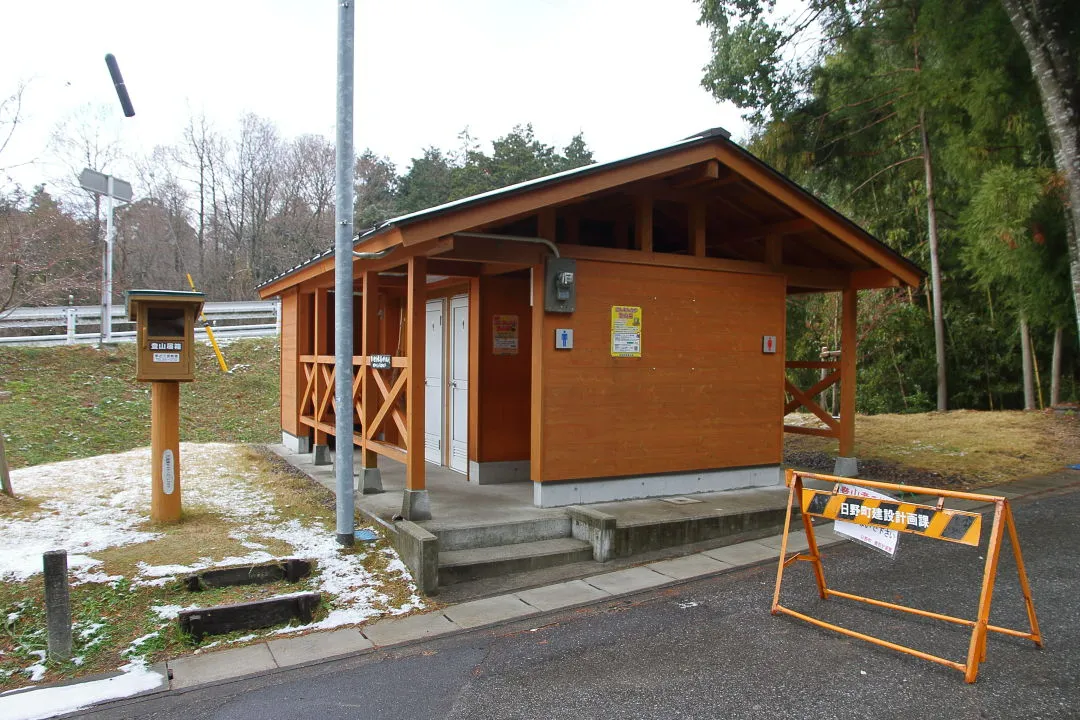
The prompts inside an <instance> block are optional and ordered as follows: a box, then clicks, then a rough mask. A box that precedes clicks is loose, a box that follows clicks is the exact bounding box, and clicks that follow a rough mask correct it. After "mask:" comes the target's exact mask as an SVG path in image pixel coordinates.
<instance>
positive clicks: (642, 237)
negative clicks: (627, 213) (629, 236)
mask: <svg viewBox="0 0 1080 720" xmlns="http://www.w3.org/2000/svg"><path fill="white" fill-rule="evenodd" d="M634 247H635V248H636V249H638V250H640V251H641V252H646V253H651V252H652V251H653V200H652V197H650V196H648V195H642V196H640V197H638V198H636V199H635V201H634Z"/></svg>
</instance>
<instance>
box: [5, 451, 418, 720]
mask: <svg viewBox="0 0 1080 720" xmlns="http://www.w3.org/2000/svg"><path fill="white" fill-rule="evenodd" d="M240 452H242V449H241V447H239V446H236V445H228V444H222V443H204V444H193V443H182V444H181V449H180V455H181V462H182V464H181V478H182V489H183V493H184V503H185V504H186V505H188V506H193V505H198V506H201V507H204V508H206V509H208V510H210V511H212V512H215V513H218V514H220V515H221V516H223V517H225V518H227V519H228V520H229V521H230V523H231V524H232V530H231V531H230V533H229V535H230V537H231V538H233V539H235V540H236V541H237V542H238V543H240V544H241V545H242V546H243V547H246V548H249V549H251V550H252V552H250V553H248V554H246V555H243V556H239V557H229V558H224V559H221V560H214V559H212V558H200V559H199V560H197V561H195V562H191V563H188V564H178V563H174V564H165V565H149V564H146V563H139V565H138V574H137V576H136V577H134V578H131V580H132V581H133V582H134V583H135V584H137V585H163V584H166V583H169V582H172V581H173V580H175V579H176V578H177V576H180V575H184V574H188V573H191V572H194V571H197V570H200V569H203V568H206V567H211V566H221V565H241V564H252V563H257V562H265V561H267V560H271V559H273V556H272V555H270V554H269V553H267V552H266V551H265V550H260V549H258V548H260V547H264V546H263V545H262V543H260V542H259V539H266V538H273V539H277V540H281V541H283V542H285V543H286V544H288V545H290V546H291V547H292V550H293V552H292V553H291V554H292V556H295V557H302V558H307V559H311V560H315V561H316V568H317V572H318V574H317V575H316V576H315V577H313V578H311V579H309V580H307V581H306V586H307V587H305V590H310V589H315V590H320V591H322V592H323V593H325V594H326V595H328V596H330V597H327V598H326V599H327V602H328V605H329V607H330V612H329V615H328V616H327V617H326V618H325V619H324V620H322V621H320V622H317V623H312V624H311V625H307V626H303V627H291V628H288V629H286V630H285V632H296V631H298V630H306V629H327V628H333V627H338V626H341V625H350V624H356V623H360V622H363V621H365V620H367V619H369V618H372V617H375V616H377V615H380V614H384V613H389V614H393V615H399V614H403V613H405V612H408V611H409V610H412V609H414V608H421V607H423V601H422V600H421V598H420V596H419V594H418V592H417V590H416V587H415V585H413V584H412V580H411V578H410V577H409V573H408V570H407V569H406V568H405V565H404V563H402V562H401V560H400V559H399V558H398V557H397V554H396V553H395V552H394V551H393V550H382V551H381V552H384V553H386V554H387V556H388V557H387V562H386V566H387V569H386V571H385V575H386V576H387V577H386V578H383V577H380V576H377V575H374V574H372V573H371V572H369V571H368V570H367V569H365V568H364V564H363V561H364V559H365V554H364V553H363V552H362V551H361V552H355V553H351V554H346V553H342V552H341V548H340V546H338V544H337V541H336V536H335V534H334V532H333V531H332V530H328V529H327V528H326V527H325V526H324V525H322V524H320V523H318V522H316V521H314V520H312V521H306V520H298V519H291V520H288V521H283V520H282V519H281V517H280V516H279V515H278V513H277V511H276V510H275V508H274V506H273V496H272V495H271V494H270V493H268V492H267V491H265V490H263V489H262V488H260V487H258V486H257V484H256V483H257V478H251V477H246V476H244V475H243V474H241V473H240V472H239V471H238V470H237V466H238V464H237V463H236V459H237V457H238V454H239V453H240ZM11 475H12V482H13V484H14V485H15V487H16V488H18V490H19V493H20V494H22V495H25V496H28V497H31V498H34V499H36V500H38V501H39V502H40V509H39V510H37V511H35V512H32V513H28V514H26V516H22V517H11V518H0V537H3V538H4V544H5V552H4V553H2V554H0V580H3V581H10V580H14V581H21V580H26V579H27V578H29V577H32V576H33V575H35V574H36V573H39V572H41V554H42V553H43V552H45V551H46V550H52V549H65V550H67V551H68V562H69V567H70V568H71V570H72V576H73V578H74V582H76V583H81V582H98V583H100V582H110V581H113V580H116V579H119V576H109V575H106V574H105V573H103V572H101V571H100V569H97V567H96V566H98V565H100V564H101V563H100V561H99V560H97V559H95V558H94V557H93V554H94V553H96V552H100V551H101V550H105V549H107V548H110V547H117V546H121V545H130V544H134V543H142V542H147V541H149V540H154V539H157V538H158V537H161V533H153V532H147V531H144V530H139V529H138V527H139V526H140V525H141V524H142V523H144V522H145V521H146V520H147V518H148V517H149V513H150V451H149V449H148V448H141V449H138V450H132V451H130V452H125V453H120V454H116V455H105V456H100V457H95V458H87V459H84V460H71V461H67V462H61V463H53V464H50V465H41V466H36V467H31V468H23V469H19V470H14V471H12V473H11ZM395 578H399V579H402V580H404V581H406V582H408V583H409V586H410V589H411V590H412V592H411V597H410V598H409V600H408V601H407V602H405V603H404V604H402V605H399V606H391V605H390V603H389V598H388V597H387V596H386V595H385V594H384V593H383V592H381V590H380V587H381V585H382V581H383V580H384V579H395ZM182 609H184V608H181V607H180V606H179V605H165V606H157V607H154V608H153V611H154V612H156V613H157V615H158V616H159V618H160V619H161V621H162V622H163V623H167V622H170V621H172V620H174V619H175V618H176V614H177V613H178V612H179V611H180V610H182ZM16 619H17V618H16ZM9 621H11V619H10V618H9ZM162 627H165V625H161V626H159V628H158V629H159V630H160V628H162ZM75 629H76V631H77V632H80V633H84V634H89V635H93V634H95V633H96V632H97V630H98V629H99V628H98V627H95V626H93V625H89V626H87V627H85V628H84V627H77V628H75ZM279 632H280V631H279ZM154 635H156V632H151V633H149V634H148V635H146V636H144V637H142V638H139V639H138V640H136V641H134V642H132V643H131V645H130V646H129V647H128V648H127V649H126V650H125V651H124V655H125V656H126V657H128V658H129V659H131V661H132V662H131V663H130V664H129V665H127V666H124V668H126V669H128V670H129V672H128V675H133V674H135V673H136V672H137V673H139V675H138V677H135V678H131V679H130V681H117V682H115V683H110V681H99V682H101V683H103V684H102V685H100V688H101V689H100V692H101V693H106V692H112V691H115V692H124V693H127V694H131V693H134V692H139V691H140V690H141V689H146V688H145V687H143V685H146V684H148V683H151V679H150V678H149V674H148V673H146V672H145V671H144V670H142V669H141V668H142V666H143V664H144V663H143V659H142V658H141V656H139V655H138V647H139V646H140V645H141V644H142V643H143V642H145V641H146V640H148V639H150V638H151V637H153V636H154ZM133 668H134V669H133ZM24 672H26V673H27V674H28V675H29V676H30V677H31V679H32V680H33V681H34V682H37V681H38V680H40V678H41V675H42V674H43V673H44V665H43V664H41V663H35V664H34V665H31V666H30V667H27V668H24ZM111 680H117V679H116V678H112V679H111ZM156 682H157V681H156V680H154V681H153V684H154V685H153V686H156ZM90 684H91V685H93V684H94V683H90ZM74 687H78V688H83V687H84V685H78V686H74ZM108 688H112V690H111V691H110V690H108ZM133 688H134V689H133ZM49 690H51V689H49ZM88 692H99V691H98V690H93V691H89V690H88ZM33 695H35V696H36V695H37V693H33ZM124 696H125V695H115V694H114V695H104V694H102V695H100V696H95V697H100V698H101V699H104V698H106V697H124ZM16 697H17V696H16ZM49 697H53V696H51V695H50V696H49ZM56 697H59V698H66V697H68V696H67V695H65V694H63V693H60V694H59V695H56ZM98 701H99V700H89V701H88V700H86V698H85V697H83V696H82V694H81V693H80V694H79V702H81V703H83V705H85V704H87V703H89V702H98ZM27 702H30V703H31V704H32V705H33V706H34V707H35V708H37V707H39V703H38V702H37V701H29V698H27ZM50 702H51V701H50ZM57 702H61V701H60V700H58V701H57ZM62 702H68V700H62ZM0 707H2V703H0ZM68 709H69V710H73V709H76V708H75V706H71V707H70V708H68ZM65 711H66V710H65ZM53 712H61V710H56V711H53ZM46 716H47V715H32V716H31V715H26V716H25V717H46ZM0 717H5V718H7V717H12V715H10V714H7V713H4V712H0ZM14 717H24V716H23V715H19V714H18V713H17V712H16V714H15V715H14Z"/></svg>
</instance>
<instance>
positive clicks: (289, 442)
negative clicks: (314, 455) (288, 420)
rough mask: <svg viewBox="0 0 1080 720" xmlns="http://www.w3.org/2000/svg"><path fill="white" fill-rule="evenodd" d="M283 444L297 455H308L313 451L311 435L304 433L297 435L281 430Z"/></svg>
mask: <svg viewBox="0 0 1080 720" xmlns="http://www.w3.org/2000/svg"><path fill="white" fill-rule="evenodd" d="M281 444H282V445H284V446H285V448H286V449H287V450H288V451H289V452H292V453H296V454H297V455H307V454H308V453H309V452H311V436H310V435H303V436H297V435H293V434H292V433H290V432H286V431H285V430H282V431H281Z"/></svg>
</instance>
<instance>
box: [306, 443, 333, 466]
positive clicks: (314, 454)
mask: <svg viewBox="0 0 1080 720" xmlns="http://www.w3.org/2000/svg"><path fill="white" fill-rule="evenodd" d="M333 462H334V458H333V457H332V456H331V454H330V446H329V445H315V446H314V447H312V448H311V463H312V464H313V465H330V464H332V463H333Z"/></svg>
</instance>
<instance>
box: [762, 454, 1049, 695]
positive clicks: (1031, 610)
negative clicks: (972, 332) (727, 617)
mask: <svg viewBox="0 0 1080 720" xmlns="http://www.w3.org/2000/svg"><path fill="white" fill-rule="evenodd" d="M803 478H808V479H814V480H823V481H825V482H829V483H843V484H846V485H855V486H858V487H866V488H872V489H875V490H885V491H893V492H906V493H914V494H916V495H930V496H936V497H937V498H938V501H937V504H936V505H921V504H916V503H909V502H903V501H890V500H879V499H877V498H867V497H857V496H854V495H844V494H843V493H839V492H836V486H835V485H834V486H833V489H832V490H817V489H812V488H804V487H803ZM787 486H788V488H789V494H788V509H787V517H786V518H785V520H784V536H783V540H782V541H781V543H780V564H779V567H778V568H777V570H776V591H775V592H774V593H773V602H772V613H773V614H774V615H777V614H780V613H783V614H785V615H790V616H792V617H795V618H799V619H800V620H805V621H806V622H808V623H811V624H813V625H816V626H818V627H822V628H827V629H829V630H835V631H836V632H838V633H841V634H843V635H847V636H849V637H853V638H858V639H860V640H866V641H867V642H871V643H873V644H875V645H880V646H882V647H887V648H891V649H893V650H899V651H900V652H903V653H907V654H909V655H914V656H915V657H919V658H922V659H924V660H929V661H931V662H936V663H940V664H941V665H945V666H947V667H951V668H954V669H956V670H959V671H961V672H962V673H964V679H965V680H967V682H969V683H973V682H975V678H976V677H977V676H978V674H979V663H981V662H983V661H985V660H986V633H987V631H992V632H996V633H1002V634H1004V635H1012V636H1014V637H1021V638H1027V639H1029V640H1031V641H1032V642H1034V643H1035V645H1036V646H1038V647H1042V636H1041V635H1040V634H1039V622H1038V620H1037V619H1036V618H1035V604H1034V603H1033V602H1032V599H1031V587H1030V586H1029V585H1028V578H1027V572H1026V571H1025V570H1024V560H1023V557H1022V556H1021V554H1020V540H1019V538H1018V537H1017V534H1016V524H1015V523H1014V522H1013V516H1012V510H1010V509H1009V501H1008V500H1006V499H1005V498H1003V497H999V496H996V495H979V494H976V493H966V492H955V491H952V490H937V489H934V488H924V487H913V486H910V485H896V484H894V483H883V482H875V481H872V480H859V479H856V478H841V477H835V476H833V475H820V474H816V473H805V472H799V471H795V470H788V471H787ZM945 498H954V499H958V500H974V501H977V502H984V503H992V504H993V505H994V520H993V524H992V526H991V528H990V545H989V547H988V548H987V551H986V565H985V569H984V570H983V579H982V590H981V592H980V594H979V610H978V617H977V618H976V619H974V620H968V619H965V618H957V617H952V616H951V615H942V614H941V613H935V612H929V611H927V610H920V609H918V608H913V607H908V606H906V605H897V604H896V603H890V602H885V601H883V600H875V599H873V598H868V597H862V596H861V595H854V594H852V593H847V592H841V591H839V590H833V589H831V588H829V587H827V586H826V584H825V572H824V570H823V568H822V565H821V555H820V553H819V552H818V546H817V541H816V540H815V539H814V527H813V523H812V522H811V519H810V518H811V517H819V518H826V519H831V520H843V521H847V522H852V523H856V524H859V525H867V526H874V527H880V528H884V529H889V530H898V531H900V532H904V533H911V534H917V535H923V536H924V537H930V538H935V539H938V540H944V541H947V542H954V543H960V544H963V545H972V546H975V547H978V545H979V537H980V535H981V529H982V515H981V514H979V513H971V512H965V511H961V510H952V509H949V508H946V507H945V506H944V503H945ZM796 502H798V503H799V507H800V508H801V510H802V522H803V528H804V529H805V531H806V542H807V546H808V547H807V550H806V552H804V553H796V554H795V555H793V556H791V557H790V558H789V557H787V543H788V533H789V531H790V529H791V515H792V508H793V507H794V506H795V503H796ZM1005 529H1008V531H1009V540H1010V542H1011V543H1012V550H1013V555H1014V557H1015V558H1016V569H1017V571H1018V574H1019V576H1020V589H1021V590H1022V592H1023V594H1024V602H1025V604H1026V605H1027V614H1028V622H1029V623H1030V625H1031V630H1030V632H1024V631H1022V630H1012V629H1010V628H1003V627H998V626H996V625H991V624H990V623H989V619H990V601H991V598H992V596H993V592H994V579H995V577H996V576H997V566H998V559H999V557H1000V554H1001V540H1002V536H1003V534H1004V531H1005ZM796 561H806V562H810V563H812V564H813V568H814V578H815V580H816V581H817V587H818V593H819V594H820V595H821V599H822V600H827V599H828V598H830V597H838V598H846V599H848V600H857V601H859V602H864V603H868V604H870V605H875V606H877V607H884V608H890V609H893V610H901V611H903V612H908V613H912V614H915V615H919V616H921V617H926V618H932V619H935V620H944V621H946V622H951V623H956V624H957V625H967V626H969V627H970V628H971V641H970V643H969V644H968V653H967V662H965V663H959V662H955V661H953V660H948V659H946V658H943V657H938V656H937V655H931V654H930V653H925V652H922V651H920V650H915V649H913V648H909V647H906V646H904V645H898V644H897V643H893V642H889V641H887V640H882V639H880V638H876V637H873V636H871V635H865V634H863V633H860V632H855V631H854V630H849V629H847V628H845V627H841V626H839V625H833V624H832V623H827V622H825V621H823V620H818V619H817V618H813V617H810V616H809V615H806V614H804V613H800V612H797V611H795V610H792V609H790V608H787V607H784V606H783V605H781V604H780V585H781V583H782V582H783V579H784V568H786V567H787V566H788V565H791V564H792V563H794V562H796Z"/></svg>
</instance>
